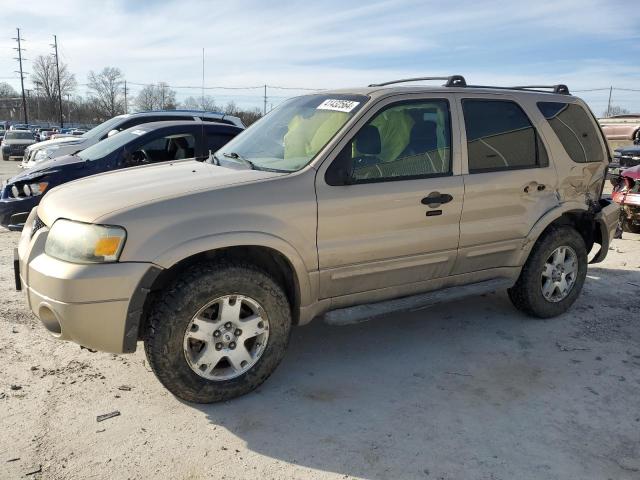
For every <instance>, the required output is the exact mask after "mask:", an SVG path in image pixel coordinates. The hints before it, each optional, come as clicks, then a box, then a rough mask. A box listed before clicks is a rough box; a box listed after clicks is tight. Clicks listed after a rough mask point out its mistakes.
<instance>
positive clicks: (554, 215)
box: [518, 202, 589, 265]
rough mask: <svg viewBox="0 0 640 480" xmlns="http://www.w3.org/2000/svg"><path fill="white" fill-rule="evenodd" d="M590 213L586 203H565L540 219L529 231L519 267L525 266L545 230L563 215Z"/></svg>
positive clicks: (520, 256) (519, 259)
mask: <svg viewBox="0 0 640 480" xmlns="http://www.w3.org/2000/svg"><path fill="white" fill-rule="evenodd" d="M588 211H589V208H588V207H587V205H586V204H585V203H581V202H564V203H562V204H560V205H558V206H557V207H554V208H552V209H551V210H549V211H548V212H547V213H545V214H544V215H543V216H542V217H540V218H539V219H538V221H537V222H536V223H535V224H534V225H533V228H531V230H530V231H529V234H528V235H527V237H526V238H525V241H524V243H523V244H522V250H521V252H520V255H519V257H518V265H524V264H525V262H526V261H527V258H529V254H530V253H531V249H532V248H533V246H534V245H535V243H536V242H537V241H538V238H540V235H541V234H542V232H544V230H545V229H546V228H547V227H548V226H549V225H551V224H552V223H553V222H555V221H556V220H557V219H559V218H560V217H561V216H562V215H564V214H565V213H569V212H576V213H586V212H588Z"/></svg>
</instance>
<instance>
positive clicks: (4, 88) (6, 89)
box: [0, 82, 18, 98]
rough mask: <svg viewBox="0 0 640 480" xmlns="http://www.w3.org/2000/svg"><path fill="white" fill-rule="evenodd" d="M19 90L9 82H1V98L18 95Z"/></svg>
mask: <svg viewBox="0 0 640 480" xmlns="http://www.w3.org/2000/svg"><path fill="white" fill-rule="evenodd" d="M17 96H18V92H16V91H15V89H14V88H13V87H12V86H11V85H9V84H8V83H7V82H0V98H13V97H17Z"/></svg>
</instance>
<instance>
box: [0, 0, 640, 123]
mask: <svg viewBox="0 0 640 480" xmlns="http://www.w3.org/2000/svg"><path fill="white" fill-rule="evenodd" d="M2 4H3V5H2V9H0V81H7V82H9V83H11V84H12V85H14V86H15V87H19V80H18V77H17V74H15V73H14V70H16V69H17V62H16V61H15V60H13V57H14V56H15V51H13V50H12V48H13V47H15V41H13V40H12V39H11V38H12V37H15V33H16V31H15V28H16V27H20V28H21V29H22V33H23V35H24V37H25V38H26V42H25V43H24V47H25V48H26V49H27V51H26V52H25V56H26V57H27V58H34V57H35V56H37V55H39V54H48V53H50V52H51V48H50V47H49V44H50V43H51V42H52V40H53V37H52V35H53V34H56V35H58V42H59V49H60V58H61V59H62V60H63V61H64V62H65V63H67V64H68V65H69V68H70V69H71V71H72V72H73V73H75V75H76V78H77V80H78V83H79V86H78V92H77V93H79V94H84V93H85V90H86V88H85V86H84V85H83V84H85V83H86V76H87V73H88V72H89V71H90V70H95V71H98V70H101V69H102V68H103V67H105V66H115V67H119V68H120V69H121V70H122V71H123V72H124V74H125V76H126V79H127V81H128V83H129V85H130V86H131V89H132V94H133V95H135V93H136V92H137V91H139V89H140V88H141V87H140V85H137V84H145V83H151V82H158V81H165V82H167V83H169V84H170V85H174V86H176V87H189V86H200V85H201V82H202V48H205V72H204V73H205V85H206V86H207V87H220V86H222V87H252V86H259V85H264V84H268V85H273V86H279V87H291V88H300V87H304V88H319V89H321V88H332V87H343V86H359V85H366V84H368V83H372V82H378V81H384V80H389V79H393V78H401V77H411V76H416V75H447V74H453V73H460V74H464V75H465V76H466V78H467V80H468V81H469V82H472V83H477V84H496V85H512V84H531V83H546V84H549V83H567V84H568V85H569V87H570V88H571V89H572V90H574V91H576V90H588V89H599V88H608V87H609V86H614V87H617V88H618V90H614V92H613V104H615V105H621V106H623V107H626V108H628V109H630V110H633V111H640V91H636V92H633V91H628V90H619V89H638V90H640V61H639V59H640V8H638V7H639V5H638V0H606V1H605V0H553V1H546V0H536V1H520V0H511V1H497V0H496V1H466V0H458V1H455V2H452V1H449V0H446V1H427V0H421V1H420V0H418V1H414V0H389V1H376V0H370V1H368V2H362V1H349V0H341V1H318V2H310V1H308V0H307V1H290V2H284V1H269V2H267V1H258V0H254V1H224V2H222V1H214V0H210V1H205V0H164V1H151V0H136V1H133V0H128V1H127V0H104V1H99V2H98V1H95V2H94V1H88V0H56V1H55V2H51V1H50V0H47V1H40V0H29V1H18V0H3V1H2ZM25 70H26V71H27V72H28V71H30V63H29V62H28V61H27V62H25ZM27 84H28V85H29V87H30V86H31V82H30V81H29V78H28V77H27ZM176 91H177V92H178V99H183V98H185V97H187V96H189V95H196V96H197V95H199V94H200V90H199V88H195V89H194V88H176ZM207 93H208V94H210V95H213V96H214V97H215V98H216V99H217V100H218V101H219V102H226V101H228V100H229V99H234V100H235V101H236V102H237V103H239V104H242V105H247V106H248V105H255V106H261V104H262V90H259V89H245V90H223V89H208V90H207ZM298 93H303V91H301V90H285V89H276V88H269V90H268V95H269V103H273V104H277V103H279V102H281V101H282V99H283V98H284V97H286V96H288V95H294V94H298ZM579 94H580V95H581V96H582V97H583V98H585V99H586V100H587V101H588V102H589V103H590V105H591V107H592V108H593V110H594V111H595V112H596V113H597V114H600V113H601V112H602V111H603V110H604V109H605V108H606V104H607V99H608V94H609V92H608V90H607V91H604V90H603V91H590V92H580V93H579Z"/></svg>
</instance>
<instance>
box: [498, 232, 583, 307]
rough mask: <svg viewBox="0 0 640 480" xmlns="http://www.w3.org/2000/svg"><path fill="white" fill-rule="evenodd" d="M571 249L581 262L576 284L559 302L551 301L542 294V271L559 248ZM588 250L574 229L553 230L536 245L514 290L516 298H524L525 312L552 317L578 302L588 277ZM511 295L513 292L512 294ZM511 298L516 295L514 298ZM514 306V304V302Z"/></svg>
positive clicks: (579, 262)
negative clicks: (517, 296) (515, 290)
mask: <svg viewBox="0 0 640 480" xmlns="http://www.w3.org/2000/svg"><path fill="white" fill-rule="evenodd" d="M562 246H566V247H571V249H573V251H574V252H575V253H576V256H577V260H578V272H577V274H576V282H575V284H574V285H573V288H572V289H571V291H570V292H569V295H567V297H566V298H564V299H562V300H561V301H559V302H551V301H549V300H547V299H546V298H545V297H544V295H543V294H542V288H541V280H542V271H543V269H544V265H545V263H546V261H547V259H548V258H549V257H550V256H551V254H552V253H553V251H554V250H555V249H556V248H558V247H562ZM587 266H588V257H587V249H586V246H585V243H584V240H583V238H582V236H581V235H580V234H579V233H578V232H577V231H576V230H575V229H573V228H570V227H560V228H554V229H553V230H551V231H550V232H548V233H547V234H545V236H544V237H543V238H541V239H540V241H539V242H538V243H536V245H535V246H534V249H533V251H532V253H531V255H530V257H529V259H528V260H527V263H526V264H525V267H524V268H523V271H522V273H521V277H520V279H519V280H518V283H517V284H516V286H515V287H514V289H517V290H518V291H517V292H515V295H519V296H521V297H523V298H522V299H523V300H524V302H525V308H524V310H525V311H526V312H527V313H529V314H531V315H534V316H536V317H540V318H550V317H555V316H557V315H560V314H562V313H564V312H566V311H567V310H568V309H569V307H571V305H572V304H573V303H574V302H575V301H576V299H577V298H578V296H579V295H580V292H581V291H582V287H583V285H584V281H585V279H586V276H587ZM510 294H511V292H510ZM511 296H512V299H513V296H514V295H511ZM514 303H515V302H514Z"/></svg>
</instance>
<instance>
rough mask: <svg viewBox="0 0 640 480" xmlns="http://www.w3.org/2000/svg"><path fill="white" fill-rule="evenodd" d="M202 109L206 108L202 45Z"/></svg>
mask: <svg viewBox="0 0 640 480" xmlns="http://www.w3.org/2000/svg"><path fill="white" fill-rule="evenodd" d="M202 110H204V47H202Z"/></svg>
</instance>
